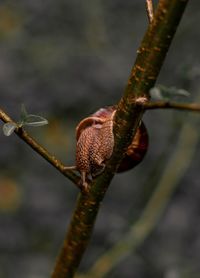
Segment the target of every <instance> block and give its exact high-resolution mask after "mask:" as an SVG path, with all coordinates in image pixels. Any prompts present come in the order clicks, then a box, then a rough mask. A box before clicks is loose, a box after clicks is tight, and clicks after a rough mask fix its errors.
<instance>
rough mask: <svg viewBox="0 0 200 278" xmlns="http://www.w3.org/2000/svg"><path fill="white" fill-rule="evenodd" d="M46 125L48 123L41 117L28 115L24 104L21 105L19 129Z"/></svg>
mask: <svg viewBox="0 0 200 278" xmlns="http://www.w3.org/2000/svg"><path fill="white" fill-rule="evenodd" d="M47 124H48V121H47V120H46V119H45V118H44V117H41V116H38V115H33V114H28V113H27V111H26V108H25V106H24V104H22V106H21V113H20V122H19V126H20V127H22V126H34V127H38V126H43V125H47Z"/></svg>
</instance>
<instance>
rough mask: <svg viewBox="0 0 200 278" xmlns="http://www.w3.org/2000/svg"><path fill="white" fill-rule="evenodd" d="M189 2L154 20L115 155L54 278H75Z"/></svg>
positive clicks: (164, 3)
mask: <svg viewBox="0 0 200 278" xmlns="http://www.w3.org/2000/svg"><path fill="white" fill-rule="evenodd" d="M187 2H188V0H160V1H159V4H158V7H157V10H156V13H155V16H154V20H153V22H152V24H150V26H149V28H148V30H147V32H146V34H145V36H144V39H143V41H142V43H141V46H140V48H139V50H138V56H137V59H136V62H135V65H134V67H133V69H132V71H131V75H130V78H129V80H128V84H127V87H126V89H125V92H124V95H123V97H122V98H121V100H120V102H119V104H118V108H117V112H116V117H115V123H114V134H115V146H114V151H113V155H112V157H111V159H110V160H109V162H108V163H107V165H106V168H105V171H104V172H103V174H102V175H101V176H99V177H97V178H96V179H95V180H94V181H93V182H92V184H91V187H90V189H89V192H88V193H80V194H79V197H78V200H77V204H76V208H75V212H74V214H73V216H72V219H71V223H70V226H69V230H68V232H67V235H66V238H65V240H64V244H63V247H62V249H61V251H60V254H59V256H58V258H57V261H56V265H55V269H54V271H53V274H52V277H53V278H58V277H59V278H70V277H74V274H75V272H76V270H77V267H78V265H79V263H80V261H81V258H82V256H83V254H84V251H85V249H86V247H87V245H88V243H89V239H90V237H91V233H92V230H93V227H94V223H95V220H96V216H97V213H98V211H99V208H100V205H101V202H102V199H103V197H104V195H105V193H106V191H107V189H108V186H109V184H110V182H111V180H112V178H113V176H114V173H115V172H116V169H117V167H118V165H119V163H120V160H121V158H122V155H123V152H124V150H125V149H126V148H127V146H128V145H129V144H130V141H131V138H132V136H133V135H134V133H135V131H136V129H137V126H138V124H139V122H140V120H141V118H142V116H143V113H144V107H143V106H142V105H138V100H141V99H145V98H146V99H149V94H148V92H149V90H150V88H152V87H153V85H154V83H155V81H156V78H157V76H158V74H159V71H160V69H161V66H162V64H163V61H164V59H165V56H166V53H167V51H168V49H169V46H170V44H171V41H172V38H173V36H174V34H175V31H176V28H177V26H178V24H179V22H180V19H181V17H182V14H183V12H184V9H185V7H186V4H187ZM142 103H143V102H142Z"/></svg>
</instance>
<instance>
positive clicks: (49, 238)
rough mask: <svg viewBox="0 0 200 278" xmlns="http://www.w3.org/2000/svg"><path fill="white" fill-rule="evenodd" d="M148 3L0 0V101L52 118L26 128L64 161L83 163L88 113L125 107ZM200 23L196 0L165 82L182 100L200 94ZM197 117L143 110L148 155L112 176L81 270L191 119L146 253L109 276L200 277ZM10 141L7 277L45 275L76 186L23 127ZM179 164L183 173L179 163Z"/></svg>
mask: <svg viewBox="0 0 200 278" xmlns="http://www.w3.org/2000/svg"><path fill="white" fill-rule="evenodd" d="M144 2H145V1H141V0H134V1H128V0H127V1H124V0H106V1H104V0H85V1H81V0H73V1H70V0H57V1H54V0H46V1H39V0H18V1H12V0H10V1H9V0H8V1H0V106H1V108H2V109H4V110H5V111H6V112H7V113H8V114H9V115H10V116H11V117H13V118H14V119H15V120H18V119H19V115H20V106H21V104H22V103H24V104H25V106H26V108H27V110H28V112H29V113H31V114H37V115H41V116H44V117H46V118H47V119H48V120H49V125H48V126H44V127H38V128H29V129H27V130H28V132H30V134H31V135H32V136H34V138H36V139H37V140H38V141H39V142H40V143H41V144H42V145H44V146H45V147H46V148H47V149H48V150H49V151H50V152H52V153H53V154H55V155H56V156H57V157H58V158H59V159H61V160H62V161H63V163H65V164H66V165H71V164H73V163H74V150H75V126H76V125H77V123H78V122H79V120H80V119H82V118H83V117H85V116H87V115H89V114H90V113H92V112H94V111H95V110H96V109H98V108H99V107H103V106H105V105H110V104H113V103H116V102H117V101H118V100H119V98H120V96H121V95H122V93H123V89H124V86H125V84H126V82H127V79H128V76H129V73H130V69H131V66H132V65H133V62H134V59H135V57H136V50H137V48H138V46H139V44H140V41H141V39H142V37H143V35H144V32H145V30H146V28H147V25H148V22H147V16H146V12H145V3H144ZM156 2H157V1H155V3H156ZM199 24H200V2H199V1H198V0H193V1H190V3H189V5H188V7H187V10H186V12H185V14H184V17H183V19H182V21H181V25H180V27H179V29H178V31H177V34H176V37H175V39H174V41H173V45H172V46H171V48H170V51H169V53H168V56H167V58H166V61H165V64H164V66H163V68H162V71H161V73H160V76H159V80H158V83H159V84H164V85H165V86H169V87H171V86H175V87H177V88H184V89H185V90H187V91H189V92H190V96H189V97H188V98H187V99H186V100H185V98H184V99H181V101H188V102H191V101H198V98H200V59H199V58H200V54H199V47H200V28H199ZM189 115H190V114H189V113H186V112H178V111H151V112H147V113H146V114H145V117H144V121H145V123H146V126H147V128H148V130H149V136H150V148H149V151H148V154H147V156H146V158H145V160H144V162H143V163H142V164H140V165H139V166H138V167H137V168H136V169H134V170H133V171H130V172H128V173H125V174H120V175H116V177H115V178H114V180H113V182H112V184H111V186H110V188H109V190H108V193H107V195H106V197H105V199H104V202H103V204H102V207H101V211H100V213H99V217H98V220H97V223H96V227H95V230H94V234H93V238H92V240H91V244H90V246H89V248H88V250H87V252H86V255H85V257H84V259H83V261H82V264H81V267H80V269H81V270H82V271H86V270H87V269H88V268H89V267H90V266H91V265H92V264H93V262H94V261H95V260H96V258H97V257H99V256H100V255H101V254H102V253H103V252H105V250H107V249H108V248H109V247H111V246H112V245H113V244H114V243H115V242H117V241H119V240H120V239H121V238H123V234H124V233H125V232H127V231H128V230H129V227H130V225H131V224H132V223H133V222H134V221H135V220H136V219H138V217H139V216H140V214H141V211H142V208H143V207H144V205H145V203H146V201H147V200H148V198H149V197H150V194H151V191H152V190H153V188H155V187H156V186H157V185H158V184H159V179H160V178H161V177H162V175H163V173H164V170H165V167H166V164H167V163H169V164H170V162H171V161H172V159H171V157H172V155H174V154H175V153H176V149H177V148H178V147H179V148H180V136H179V134H180V131H182V129H183V127H184V126H185V124H184V123H187V124H190V129H189V130H190V132H185V134H183V135H182V137H183V138H184V137H189V138H193V132H194V133H195V136H196V137H195V136H194V137H195V138H196V140H193V139H191V143H190V144H188V145H187V146H185V145H184V146H183V147H182V152H181V160H185V159H186V160H187V163H186V167H185V169H184V171H181V173H180V174H179V177H178V179H177V184H175V185H174V188H175V190H174V192H173V195H172V197H171V199H170V201H169V203H168V206H167V208H166V210H165V211H164V214H163V216H162V218H161V219H160V220H159V222H158V223H157V225H156V227H155V229H154V230H153V232H152V233H151V234H149V236H148V237H147V239H146V240H145V241H144V242H143V243H142V244H141V246H140V247H139V248H138V250H137V252H133V253H132V254H131V255H130V256H129V257H128V258H126V260H123V261H122V262H121V263H120V264H118V266H117V267H115V268H114V269H113V270H112V271H111V272H110V273H109V275H108V277H111V278H120V277H126V278H129V277H130V278H132V277H134V278H151V277H154V278H161V277H163V278H180V277H181V278H199V277H200V264H199V262H200V221H199V219H200V182H199V181H200V174H199V163H200V158H199V155H200V144H199V142H200V141H199V137H198V133H199V124H200V116H199V115H198V114H195V115H194V116H193V117H191V116H189ZM2 126H3V124H1V128H2ZM183 138H182V139H183ZM0 145H1V151H0V167H1V172H0V278H15V277H20V278H47V277H49V276H50V272H51V270H52V268H53V265H54V261H55V258H56V255H57V254H58V251H59V248H60V246H61V244H62V241H63V238H64V235H65V231H66V228H67V224H68V222H69V220H70V215H71V213H72V211H73V208H74V206H75V201H76V197H77V193H78V192H77V189H76V188H75V187H74V186H73V185H72V184H71V182H70V181H68V180H66V179H65V178H64V177H63V176H62V175H60V173H59V172H57V171H56V170H55V169H54V168H53V167H52V166H51V165H49V164H48V163H47V162H46V161H44V160H43V159H42V158H41V157H40V156H39V155H37V154H36V153H34V152H33V151H32V150H31V149H30V147H28V146H27V145H26V144H25V143H24V142H22V141H21V140H20V139H19V138H17V137H16V136H15V135H12V136H10V137H5V136H4V135H3V133H2V132H1V133H0ZM188 151H189V152H190V151H191V153H192V155H191V156H190V159H188V156H187V153H188ZM172 162H173V161H172ZM173 166H174V168H175V169H179V162H177V163H176V164H175V165H173ZM155 169H156V171H155ZM169 178H170V174H169ZM94 278H95V277H94Z"/></svg>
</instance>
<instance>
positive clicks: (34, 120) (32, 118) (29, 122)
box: [23, 114, 48, 127]
mask: <svg viewBox="0 0 200 278" xmlns="http://www.w3.org/2000/svg"><path fill="white" fill-rule="evenodd" d="M47 124H48V121H47V120H46V119H45V118H43V117H41V116H37V115H33V114H29V115H27V117H26V120H25V121H24V123H23V125H26V126H35V127H37V126H43V125H47Z"/></svg>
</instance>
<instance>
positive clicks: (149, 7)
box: [146, 0, 154, 24]
mask: <svg viewBox="0 0 200 278" xmlns="http://www.w3.org/2000/svg"><path fill="white" fill-rule="evenodd" d="M146 10H147V16H148V19H149V23H150V24H151V23H152V21H153V17H154V12H153V2H152V0H146Z"/></svg>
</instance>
